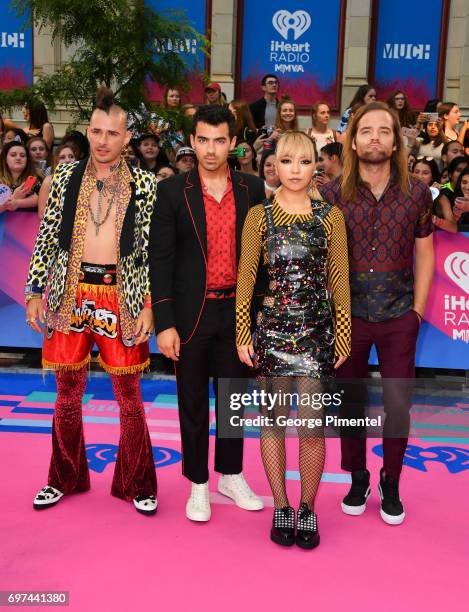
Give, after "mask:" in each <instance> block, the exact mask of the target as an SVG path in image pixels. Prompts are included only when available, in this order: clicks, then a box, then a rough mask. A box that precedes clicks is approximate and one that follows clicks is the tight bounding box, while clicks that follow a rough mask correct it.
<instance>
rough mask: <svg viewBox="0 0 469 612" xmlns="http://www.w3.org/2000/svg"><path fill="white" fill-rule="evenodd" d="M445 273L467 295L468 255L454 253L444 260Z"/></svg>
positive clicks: (468, 286)
mask: <svg viewBox="0 0 469 612" xmlns="http://www.w3.org/2000/svg"><path fill="white" fill-rule="evenodd" d="M445 272H446V274H447V275H448V276H449V277H450V279H451V280H452V281H453V283H456V285H457V286H458V287H460V288H461V289H463V290H464V291H465V292H466V293H469V253H464V252H462V251H456V252H455V253H451V254H450V255H448V257H447V258H446V259H445Z"/></svg>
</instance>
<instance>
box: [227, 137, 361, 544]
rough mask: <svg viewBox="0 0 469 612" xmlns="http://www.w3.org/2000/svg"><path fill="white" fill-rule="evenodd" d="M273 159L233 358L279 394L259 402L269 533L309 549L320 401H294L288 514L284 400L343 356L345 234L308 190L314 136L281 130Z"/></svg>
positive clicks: (240, 302) (319, 468)
mask: <svg viewBox="0 0 469 612" xmlns="http://www.w3.org/2000/svg"><path fill="white" fill-rule="evenodd" d="M275 156H276V165H277V172H278V176H279V178H280V182H281V186H280V187H279V189H278V190H277V191H276V192H275V194H274V195H273V197H272V198H270V199H268V200H265V201H264V202H263V203H262V204H259V205H257V206H254V207H253V208H251V209H250V211H249V213H248V215H247V218H246V221H245V225H244V229H243V236H242V246H241V258H240V264H239V275H238V283H237V290H236V336H237V338H236V340H237V348H238V354H239V358H240V360H241V361H242V362H243V363H245V364H247V365H248V366H250V367H255V369H256V374H257V377H258V381H259V384H260V385H261V387H262V388H263V389H265V390H266V391H267V392H273V393H277V395H276V396H273V397H276V405H275V406H274V407H273V409H272V410H270V409H267V408H266V407H265V406H261V416H262V417H263V418H262V427H261V443H260V444H261V454H262V460H263V463H264V468H265V471H266V474H267V478H268V480H269V484H270V486H271V489H272V493H273V497H274V506H275V510H274V517H273V525H272V529H271V534H270V537H271V539H272V541H274V542H276V543H277V544H280V545H283V546H291V545H293V544H294V543H295V542H296V544H297V545H298V546H300V547H301V548H305V549H311V548H315V547H316V546H317V545H318V544H319V532H318V526H317V517H316V513H315V511H314V502H315V498H316V492H317V490H318V487H319V482H320V480H321V475H322V472H323V468H324V458H325V440H324V434H323V423H324V408H323V406H322V403H321V401H320V399H321V396H320V395H319V396H315V397H319V401H318V403H315V404H314V406H313V405H312V404H311V403H309V405H307V404H306V403H303V402H298V407H297V411H298V412H297V417H298V419H297V424H298V428H297V430H298V436H299V449H300V450H299V468H300V480H301V503H300V506H299V509H298V512H297V515H296V520H295V512H294V510H293V508H292V507H291V505H290V502H289V500H288V497H287V492H286V486H285V465H286V458H285V455H286V451H285V419H286V418H288V415H289V412H290V404H289V402H283V401H282V399H286V398H287V397H288V396H287V395H284V394H290V393H291V391H292V389H293V387H294V386H295V385H296V389H297V392H298V394H299V396H300V397H306V396H308V397H310V398H311V397H313V394H316V393H318V394H321V393H322V390H323V389H324V384H325V383H326V382H327V381H329V380H330V379H331V378H332V376H333V374H334V370H335V369H337V368H338V367H339V366H340V365H341V364H342V363H343V362H344V361H345V360H346V359H347V356H348V355H349V354H350V318H351V315H350V290H349V284H348V261H347V257H344V253H346V252H347V237H346V232H345V224H344V218H343V216H342V213H341V212H340V210H339V209H338V208H336V207H334V206H331V205H330V204H328V203H327V202H324V201H323V200H322V199H321V196H320V194H319V192H317V191H316V190H313V191H311V184H312V178H313V173H314V169H315V165H316V158H315V150H314V145H313V142H312V141H311V139H310V138H308V136H306V135H305V134H304V133H302V132H287V133H286V134H285V135H284V136H282V137H281V138H280V139H279V141H278V144H277V149H276V153H275ZM261 257H262V259H263V262H264V264H265V265H266V267H267V271H268V276H269V286H268V290H267V292H266V294H265V297H264V300H263V305H262V310H261V312H260V313H259V316H258V319H257V329H256V339H255V342H254V343H253V340H252V338H251V317H250V312H251V303H252V299H253V291H254V285H255V280H256V275H257V271H258V267H259V261H260V259H261ZM329 292H331V293H332V300H331V299H330V293H329ZM290 399H291V396H290ZM311 422H314V425H313V426H311V425H309V423H311Z"/></svg>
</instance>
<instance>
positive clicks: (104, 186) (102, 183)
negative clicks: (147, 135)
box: [88, 162, 121, 236]
mask: <svg viewBox="0 0 469 612" xmlns="http://www.w3.org/2000/svg"><path fill="white" fill-rule="evenodd" d="M120 165H121V162H119V163H118V164H116V165H115V166H111V173H110V174H109V176H107V177H106V178H105V179H102V180H101V179H98V178H96V189H97V190H98V204H97V206H96V217H95V216H94V213H93V209H92V208H91V200H90V201H89V202H88V208H89V210H90V217H91V221H92V223H93V225H94V228H95V231H96V236H98V234H99V229H100V227H101V226H102V225H104V224H105V223H106V221H107V220H108V218H109V214H110V213H111V208H112V205H113V204H114V200H115V197H116V191H117V185H115V187H114V189H112V190H111V189H109V190H108V183H109V182H110V180H111V178H112V177H113V176H114V175H115V174H116V173H117V171H118V170H119V168H120ZM92 169H93V173H94V175H95V176H96V174H97V173H96V168H95V167H94V166H92ZM108 191H109V192H110V194H109V195H112V197H110V198H109V204H108V207H107V210H106V213H105V215H104V217H103V219H102V220H101V214H102V201H103V198H104V197H105V195H107V192H108Z"/></svg>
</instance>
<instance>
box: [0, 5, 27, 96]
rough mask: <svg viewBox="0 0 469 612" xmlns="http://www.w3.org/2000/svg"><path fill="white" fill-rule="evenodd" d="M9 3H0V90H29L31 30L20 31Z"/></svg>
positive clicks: (23, 18)
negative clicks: (27, 88)
mask: <svg viewBox="0 0 469 612" xmlns="http://www.w3.org/2000/svg"><path fill="white" fill-rule="evenodd" d="M25 21H26V16H24V15H23V16H21V17H17V16H16V14H15V9H14V8H12V3H11V0H0V90H1V91H9V90H10V89H17V88H21V87H29V86H30V85H32V82H33V30H32V26H29V27H27V28H26V29H23V25H24V23H25Z"/></svg>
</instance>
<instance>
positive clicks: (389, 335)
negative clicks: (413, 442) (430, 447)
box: [321, 102, 434, 525]
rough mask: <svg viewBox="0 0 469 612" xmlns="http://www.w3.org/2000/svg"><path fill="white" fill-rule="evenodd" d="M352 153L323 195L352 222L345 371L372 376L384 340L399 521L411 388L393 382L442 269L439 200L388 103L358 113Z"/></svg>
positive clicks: (387, 517) (404, 375)
mask: <svg viewBox="0 0 469 612" xmlns="http://www.w3.org/2000/svg"><path fill="white" fill-rule="evenodd" d="M343 157H344V169H343V174H342V177H341V178H337V179H335V180H334V181H332V182H331V183H328V184H327V185H325V186H324V187H323V188H322V189H321V192H322V195H323V197H324V199H325V200H326V201H327V202H330V203H331V204H335V205H336V206H338V207H339V208H340V209H341V210H342V212H343V213H344V216H345V223H346V225H347V239H348V252H349V266H350V286H351V294H352V350H351V357H350V358H349V359H348V360H347V362H346V363H345V364H344V365H343V366H342V367H341V368H340V370H339V371H338V376H339V377H341V378H343V379H353V380H354V381H355V382H356V383H358V382H359V380H360V379H366V378H367V376H368V358H369V354H370V350H371V347H372V345H375V346H376V350H377V353H378V359H379V369H380V372H381V376H382V377H383V379H384V382H383V385H384V391H385V393H384V411H385V414H386V420H385V426H384V431H383V468H382V469H381V472H380V483H379V493H380V497H381V518H382V519H383V520H384V521H385V522H386V523H388V524H390V525H399V524H400V523H402V521H403V520H404V518H405V512H404V507H403V505H402V502H401V500H400V498H399V477H400V473H401V469H402V463H403V458H404V453H405V449H406V446H407V435H408V423H409V410H410V398H409V385H408V384H406V383H404V384H395V381H393V382H391V381H386V379H389V378H393V379H403V380H405V379H407V380H408V379H412V378H414V375H415V371H414V357H415V346H416V341H417V336H418V332H419V328H420V323H421V321H422V318H423V316H424V313H425V306H426V303H427V298H428V293H429V290H430V285H431V281H432V276H433V269H434V255H433V235H432V232H433V226H432V221H431V213H432V198H431V194H430V191H429V189H428V187H427V186H425V185H424V184H423V183H421V182H420V181H418V180H416V179H413V178H410V177H409V174H408V170H407V160H406V153H405V148H404V145H403V141H402V137H401V132H400V124H399V119H398V117H397V114H396V113H395V112H394V111H392V110H390V109H389V107H388V106H387V105H386V104H384V103H382V102H372V103H370V104H367V105H366V106H363V107H362V108H361V109H359V110H358V112H357V113H356V115H355V116H354V118H353V121H352V124H351V125H350V128H349V130H348V131H347V138H346V142H345V145H344V153H343ZM414 249H415V274H414V271H413V268H414V258H413V254H414ZM343 414H344V416H348V417H350V416H354V417H356V416H360V415H361V416H363V415H364V403H363V401H361V400H360V398H359V399H358V401H355V400H354V402H353V405H352V404H351V403H348V402H344V406H343ZM349 431H350V430H347V431H346V433H347V437H342V440H341V446H342V468H343V469H344V470H347V471H350V472H351V473H352V487H351V489H350V491H349V493H348V494H347V495H346V496H345V498H344V500H343V502H342V510H343V511H344V512H345V513H346V514H349V515H353V516H357V515H360V514H362V513H363V512H364V511H365V508H366V501H367V498H368V496H369V494H370V473H369V471H368V470H367V469H366V434H365V431H364V430H362V431H355V434H359V435H354V436H353V437H351V436H350V433H349Z"/></svg>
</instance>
